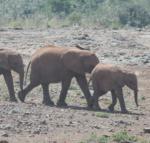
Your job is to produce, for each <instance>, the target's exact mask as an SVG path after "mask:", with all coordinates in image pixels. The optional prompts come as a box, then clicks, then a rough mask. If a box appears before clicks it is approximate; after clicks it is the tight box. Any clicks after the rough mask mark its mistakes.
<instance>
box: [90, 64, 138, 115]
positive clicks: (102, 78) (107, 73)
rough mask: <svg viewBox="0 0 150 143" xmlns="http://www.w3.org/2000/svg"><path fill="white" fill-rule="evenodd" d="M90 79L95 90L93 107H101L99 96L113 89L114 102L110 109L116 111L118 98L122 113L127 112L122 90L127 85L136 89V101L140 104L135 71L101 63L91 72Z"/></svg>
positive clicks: (97, 108)
mask: <svg viewBox="0 0 150 143" xmlns="http://www.w3.org/2000/svg"><path fill="white" fill-rule="evenodd" d="M90 80H92V85H93V90H94V94H93V109H95V110H99V109H101V108H100V106H99V104H98V98H99V97H100V96H102V95H104V94H105V93H107V92H108V91H111V96H112V104H111V105H110V106H109V110H110V111H114V106H115V105H116V103H117V98H118V99H119V103H120V107H121V111H122V113H127V112H128V111H127V109H126V106H125V102H124V97H123V90H122V88H123V87H124V86H125V85H126V86H127V87H128V88H130V89H132V90H133V91H134V98H135V103H136V105H137V106H138V99H137V98H138V83H137V76H136V75H135V73H132V72H129V71H127V70H123V69H121V68H119V67H118V66H114V65H110V64H100V63H99V64H97V65H96V66H95V68H94V69H93V71H92V72H91V77H90Z"/></svg>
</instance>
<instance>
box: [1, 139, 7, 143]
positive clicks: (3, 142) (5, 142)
mask: <svg viewBox="0 0 150 143" xmlns="http://www.w3.org/2000/svg"><path fill="white" fill-rule="evenodd" d="M0 143H8V141H5V140H2V141H0Z"/></svg>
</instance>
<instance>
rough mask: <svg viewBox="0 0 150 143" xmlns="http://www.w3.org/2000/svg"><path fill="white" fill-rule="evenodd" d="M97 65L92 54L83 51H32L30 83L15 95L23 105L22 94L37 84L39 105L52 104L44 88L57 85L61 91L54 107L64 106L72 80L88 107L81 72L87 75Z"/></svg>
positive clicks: (85, 83) (86, 87)
mask: <svg viewBox="0 0 150 143" xmlns="http://www.w3.org/2000/svg"><path fill="white" fill-rule="evenodd" d="M98 62H99V60H98V58H97V57H96V55H95V54H94V53H92V52H90V51H86V50H79V49H77V48H72V49H68V48H60V47H55V46H48V47H44V48H41V49H39V50H37V51H36V52H35V54H34V55H33V57H32V59H31V62H30V64H31V74H30V84H29V85H28V86H27V87H26V88H25V89H24V90H23V91H22V92H19V94H18V95H19V98H20V100H21V101H22V102H24V100H25V96H26V94H27V93H28V92H29V91H31V90H32V89H33V88H34V87H36V86H38V85H40V84H41V85H42V88H43V104H45V105H54V103H53V102H52V101H51V99H50V96H49V90H48V86H49V83H57V82H61V84H62V90H61V93H60V98H59V100H58V102H57V105H58V106H67V104H66V103H65V98H66V94H67V91H68V88H69V86H70V83H71V79H72V78H73V77H75V78H76V80H77V82H78V84H79V86H80V88H81V90H82V91H83V93H84V95H85V97H86V100H87V103H88V106H91V94H90V92H89V89H88V84H87V80H86V77H85V73H86V72H87V73H90V72H91V71H92V70H93V68H94V67H95V66H96V65H97V64H98ZM28 67H29V66H28Z"/></svg>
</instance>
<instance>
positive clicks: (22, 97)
mask: <svg viewBox="0 0 150 143" xmlns="http://www.w3.org/2000/svg"><path fill="white" fill-rule="evenodd" d="M36 86H37V84H32V83H30V84H29V85H28V86H27V87H26V88H25V89H24V90H22V91H19V93H18V98H19V99H20V101H21V102H24V100H25V97H26V95H27V94H28V93H29V92H30V91H31V90H32V89H33V88H34V87H36Z"/></svg>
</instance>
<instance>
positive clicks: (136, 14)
mask: <svg viewBox="0 0 150 143" xmlns="http://www.w3.org/2000/svg"><path fill="white" fill-rule="evenodd" d="M119 20H120V22H121V24H123V25H126V24H127V25H129V26H133V27H140V28H141V27H144V26H146V25H149V24H150V14H149V12H148V11H147V10H146V9H144V8H143V7H141V6H139V5H134V6H131V7H129V8H127V9H126V10H125V11H124V12H123V13H120V14H119Z"/></svg>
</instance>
